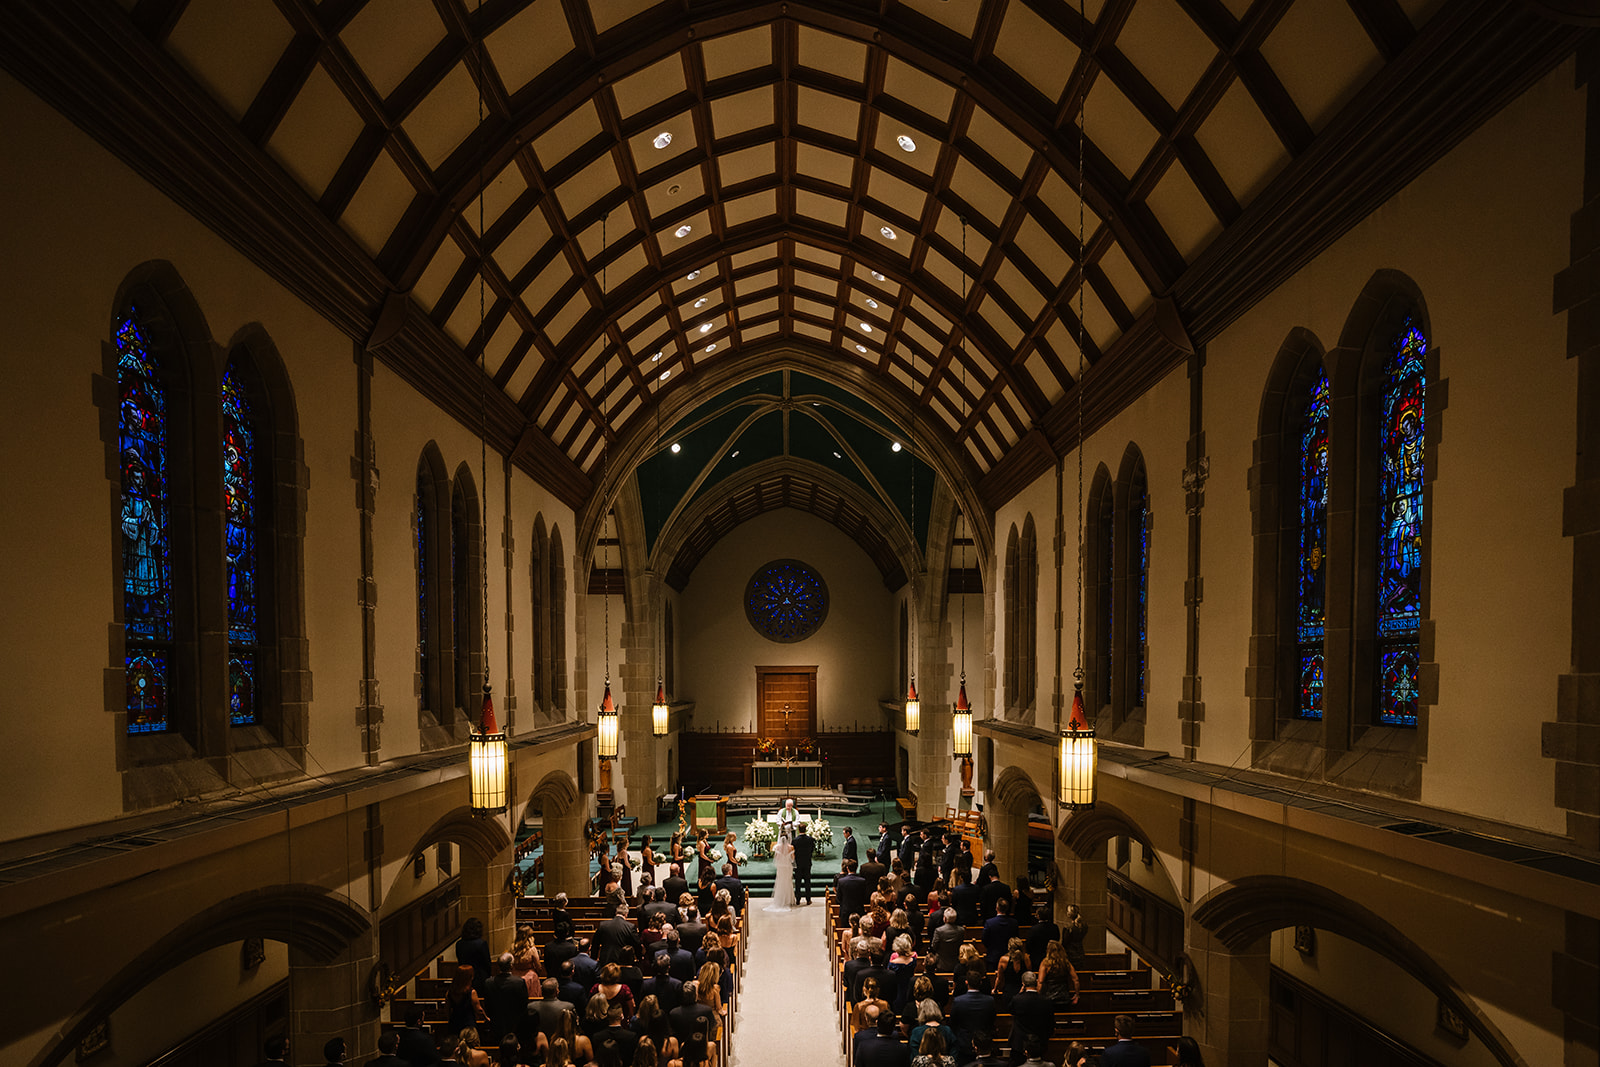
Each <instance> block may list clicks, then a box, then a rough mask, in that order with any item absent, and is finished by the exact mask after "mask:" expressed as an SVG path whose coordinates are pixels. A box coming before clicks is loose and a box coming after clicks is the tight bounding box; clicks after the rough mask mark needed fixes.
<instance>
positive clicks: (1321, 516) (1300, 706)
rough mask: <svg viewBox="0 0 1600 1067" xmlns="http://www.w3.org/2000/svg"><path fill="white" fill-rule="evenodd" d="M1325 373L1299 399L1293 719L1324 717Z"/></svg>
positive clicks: (1326, 398)
mask: <svg viewBox="0 0 1600 1067" xmlns="http://www.w3.org/2000/svg"><path fill="white" fill-rule="evenodd" d="M1329 396H1330V390H1329V385H1328V374H1327V372H1326V371H1324V370H1320V369H1319V370H1318V372H1317V375H1316V377H1315V378H1314V379H1312V380H1311V382H1310V383H1309V384H1308V386H1307V388H1306V390H1305V394H1304V396H1303V402H1304V414H1303V415H1302V416H1301V420H1300V455H1299V467H1298V473H1299V481H1298V486H1297V487H1298V489H1299V493H1298V499H1299V505H1298V509H1297V515H1298V519H1299V541H1298V553H1297V555H1296V557H1295V613H1294V615H1295V643H1296V644H1295V647H1296V651H1297V656H1296V658H1297V663H1298V677H1299V688H1298V696H1297V699H1296V702H1295V715H1296V717H1298V718H1301V719H1320V718H1322V694H1323V682H1324V677H1325V675H1326V655H1325V652H1324V649H1323V640H1324V638H1325V637H1326V635H1327V630H1328V604H1327V587H1328V568H1327V560H1328V413H1329Z"/></svg>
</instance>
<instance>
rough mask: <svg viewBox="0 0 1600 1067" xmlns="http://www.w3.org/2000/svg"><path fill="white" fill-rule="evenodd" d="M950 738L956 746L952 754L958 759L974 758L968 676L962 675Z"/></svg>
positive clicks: (951, 723)
mask: <svg viewBox="0 0 1600 1067" xmlns="http://www.w3.org/2000/svg"><path fill="white" fill-rule="evenodd" d="M950 736H951V741H952V743H953V745H954V751H953V752H952V753H951V755H953V756H954V757H955V758H956V759H971V758H972V705H971V704H968V703H967V676H966V673H965V672H963V673H962V675H961V688H960V689H959V690H958V691H957V693H956V707H955V714H954V715H953V716H951V719H950Z"/></svg>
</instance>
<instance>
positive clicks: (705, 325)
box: [700, 322, 711, 333]
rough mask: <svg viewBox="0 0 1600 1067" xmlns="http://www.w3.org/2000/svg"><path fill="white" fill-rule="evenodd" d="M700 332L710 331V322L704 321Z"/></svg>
mask: <svg viewBox="0 0 1600 1067" xmlns="http://www.w3.org/2000/svg"><path fill="white" fill-rule="evenodd" d="M700 332H701V333H710V332H711V324H710V323H709V322H702V323H701V324H700Z"/></svg>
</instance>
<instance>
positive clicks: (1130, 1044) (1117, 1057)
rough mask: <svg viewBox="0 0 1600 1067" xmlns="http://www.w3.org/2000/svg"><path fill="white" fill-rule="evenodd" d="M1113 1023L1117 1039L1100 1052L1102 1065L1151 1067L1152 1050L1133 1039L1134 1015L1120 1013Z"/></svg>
mask: <svg viewBox="0 0 1600 1067" xmlns="http://www.w3.org/2000/svg"><path fill="white" fill-rule="evenodd" d="M1111 1025H1112V1026H1113V1027H1114V1028H1115V1029H1116V1031H1117V1041H1116V1044H1114V1045H1108V1046H1107V1047H1106V1050H1105V1051H1104V1052H1102V1053H1100V1067H1150V1050H1149V1049H1147V1048H1145V1047H1144V1046H1143V1045H1141V1044H1139V1042H1137V1041H1135V1040H1134V1039H1133V1016H1131V1015H1119V1016H1117V1017H1116V1019H1115V1020H1113V1022H1112V1024H1111Z"/></svg>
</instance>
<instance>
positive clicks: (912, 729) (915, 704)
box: [906, 675, 922, 734]
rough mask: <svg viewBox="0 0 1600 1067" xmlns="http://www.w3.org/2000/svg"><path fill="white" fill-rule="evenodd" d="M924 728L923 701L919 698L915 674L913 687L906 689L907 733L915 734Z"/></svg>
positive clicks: (912, 680)
mask: <svg viewBox="0 0 1600 1067" xmlns="http://www.w3.org/2000/svg"><path fill="white" fill-rule="evenodd" d="M920 729H922V701H920V700H918V699H917V679H916V676H915V675H913V676H912V678H911V687H910V688H909V689H907V690H906V733H908V734H914V733H916V732H917V731H918V730H920Z"/></svg>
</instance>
